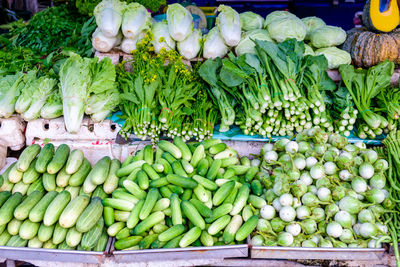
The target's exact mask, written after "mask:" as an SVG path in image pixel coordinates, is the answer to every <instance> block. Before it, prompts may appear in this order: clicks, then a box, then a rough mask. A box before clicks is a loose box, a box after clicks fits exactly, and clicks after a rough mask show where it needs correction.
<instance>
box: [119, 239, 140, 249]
mask: <svg viewBox="0 0 400 267" xmlns="http://www.w3.org/2000/svg"><path fill="white" fill-rule="evenodd" d="M142 239H143V237H141V236H130V237H127V238H124V239H120V240H117V241H116V242H115V244H114V247H115V249H116V250H123V249H126V248H130V247H133V246H136V245H137V244H139V242H140V241H141V240H142Z"/></svg>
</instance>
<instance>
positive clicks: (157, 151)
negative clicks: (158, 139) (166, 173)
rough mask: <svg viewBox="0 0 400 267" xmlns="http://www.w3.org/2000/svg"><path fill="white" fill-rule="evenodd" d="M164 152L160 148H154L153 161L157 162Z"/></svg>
mask: <svg viewBox="0 0 400 267" xmlns="http://www.w3.org/2000/svg"><path fill="white" fill-rule="evenodd" d="M163 153H164V151H163V150H162V149H161V148H160V147H156V153H155V161H158V160H159V159H160V158H161V157H162V154H163Z"/></svg>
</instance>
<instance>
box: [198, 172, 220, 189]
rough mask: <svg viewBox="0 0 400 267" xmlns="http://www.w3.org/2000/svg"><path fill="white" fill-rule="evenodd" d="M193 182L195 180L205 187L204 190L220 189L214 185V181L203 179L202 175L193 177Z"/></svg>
mask: <svg viewBox="0 0 400 267" xmlns="http://www.w3.org/2000/svg"><path fill="white" fill-rule="evenodd" d="M192 178H193V180H195V181H196V182H197V183H199V184H201V185H202V186H204V188H206V189H208V190H211V191H215V190H217V189H218V185H217V184H216V183H214V182H213V181H212V180H209V179H206V178H204V177H201V176H200V175H193V177H192Z"/></svg>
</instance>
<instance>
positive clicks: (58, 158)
mask: <svg viewBox="0 0 400 267" xmlns="http://www.w3.org/2000/svg"><path fill="white" fill-rule="evenodd" d="M68 156H69V146H68V145H65V144H62V145H60V146H59V147H58V148H57V150H56V152H55V154H54V157H53V159H52V160H51V161H50V162H49V164H48V165H47V172H48V173H49V174H56V173H57V172H59V171H60V170H61V169H62V167H64V165H65V163H66V162H67V159H68Z"/></svg>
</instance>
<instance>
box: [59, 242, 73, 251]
mask: <svg viewBox="0 0 400 267" xmlns="http://www.w3.org/2000/svg"><path fill="white" fill-rule="evenodd" d="M57 249H60V250H75V248H74V247H70V246H68V244H67V242H66V241H64V242H62V243H61V244H59V245H58V246H57Z"/></svg>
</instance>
